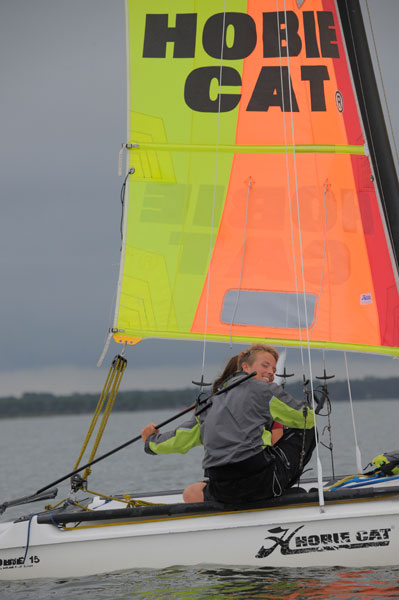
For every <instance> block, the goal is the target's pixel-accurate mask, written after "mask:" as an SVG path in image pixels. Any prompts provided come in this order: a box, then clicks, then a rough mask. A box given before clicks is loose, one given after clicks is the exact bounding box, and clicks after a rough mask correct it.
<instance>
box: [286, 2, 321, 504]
mask: <svg viewBox="0 0 399 600" xmlns="http://www.w3.org/2000/svg"><path fill="white" fill-rule="evenodd" d="M284 19H285V24H286V41H287V65H288V90H289V99H290V114H291V135H292V144H293V147H294V151H293V162H294V179H295V195H296V208H297V216H298V240H299V250H300V259H301V268H302V288H303V304H304V312H305V324H306V337H307V350H308V364H309V380H310V390H311V397H312V409H313V412H314V415H315V428H314V433H315V439H316V465H317V488H318V494H319V507H320V511H321V512H323V511H324V508H323V507H324V493H323V473H322V467H321V461H320V454H319V435H318V433H317V418H316V407H315V399H314V391H313V372H312V358H311V354H310V339H309V319H308V310H307V306H306V282H305V270H304V262H303V244H302V229H301V218H300V209H299V193H298V172H297V162H296V154H295V128H294V117H293V112H292V88H291V72H290V52H289V37H288V27H287V6H286V0H284ZM298 318H299V313H298ZM301 341H302V340H301ZM302 366H303V369H304V364H302Z"/></svg>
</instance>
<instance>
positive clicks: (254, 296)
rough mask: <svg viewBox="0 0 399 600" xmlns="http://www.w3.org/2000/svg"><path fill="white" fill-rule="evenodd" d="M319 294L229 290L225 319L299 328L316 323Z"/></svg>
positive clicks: (248, 323)
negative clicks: (317, 295)
mask: <svg viewBox="0 0 399 600" xmlns="http://www.w3.org/2000/svg"><path fill="white" fill-rule="evenodd" d="M316 299H317V297H316V296H315V295H314V294H296V293H284V292H264V291H258V290H229V291H228V292H227V293H226V295H225V297H224V302H223V309H222V322H223V323H228V324H230V323H233V324H234V325H259V326H261V327H279V328H284V329H299V328H302V329H303V328H305V327H306V316H305V308H306V313H307V319H308V326H309V327H310V326H311V325H312V324H313V321H314V318H315V307H316Z"/></svg>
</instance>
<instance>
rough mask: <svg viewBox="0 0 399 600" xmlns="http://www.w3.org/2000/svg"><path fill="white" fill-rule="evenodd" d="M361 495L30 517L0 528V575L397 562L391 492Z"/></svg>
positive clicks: (398, 527) (398, 536) (396, 514)
mask: <svg viewBox="0 0 399 600" xmlns="http://www.w3.org/2000/svg"><path fill="white" fill-rule="evenodd" d="M364 496H365V497H364V498H361V499H358V498H353V499H347V500H337V501H330V500H329V501H327V502H326V505H325V506H324V507H323V508H321V507H320V506H318V505H317V503H310V504H308V505H302V506H301V505H298V504H296V503H295V504H288V505H286V506H282V507H277V506H268V507H266V508H248V509H245V510H240V511H237V510H232V511H229V510H226V511H225V512H219V513H218V512H212V511H210V512H204V513H198V514H181V515H180V516H179V515H177V514H176V515H174V514H171V515H162V514H160V515H158V516H156V514H154V515H151V516H150V517H148V518H146V517H144V518H143V517H142V516H141V517H140V516H138V517H136V518H135V517H134V516H133V517H132V516H131V514H133V513H134V510H133V511H132V510H130V513H126V511H125V513H126V514H127V515H128V516H127V517H126V518H123V514H124V513H123V509H122V511H121V510H119V511H118V512H119V513H121V516H120V518H115V513H113V514H112V516H113V518H112V519H110V520H107V519H105V518H104V517H102V516H101V519H100V520H98V521H96V520H91V521H87V522H85V521H81V522H80V523H76V522H75V523H73V522H70V523H69V524H64V525H63V526H62V527H60V526H58V527H57V526H56V525H55V524H50V522H51V518H54V522H55V521H56V520H57V515H56V514H54V517H51V518H50V519H47V520H49V521H50V522H47V523H46V522H43V517H40V516H39V517H38V516H37V515H36V516H34V517H32V518H31V519H30V520H26V521H21V522H14V523H11V522H10V523H3V524H1V525H0V579H1V580H18V579H25V580H26V579H36V578H49V577H51V578H57V577H82V576H88V575H95V574H100V573H108V572H114V571H120V570H126V569H137V568H155V569H161V568H164V567H169V566H171V565H187V566H188V565H198V564H214V565H230V566H234V565H241V566H254V567H267V566H270V567H314V566H324V567H331V566H347V567H348V566H349V567H367V566H370V567H378V566H387V565H398V564H399V560H398V557H399V488H397V487H396V488H392V492H390V493H388V494H386V493H385V495H381V496H379V495H376V496H374V497H371V496H370V497H367V496H366V495H364ZM156 500H157V498H152V501H154V502H155V501H156ZM169 501H170V500H169ZM110 504H111V505H112V504H113V503H110ZM107 506H108V505H107ZM111 509H112V507H111ZM104 513H105V511H102V513H101V515H103V514H104ZM80 514H81V513H80ZM74 518H76V517H74ZM44 520H45V519H44ZM40 521H42V522H40ZM28 530H29V531H28ZM28 536H29V544H28V547H27V542H28Z"/></svg>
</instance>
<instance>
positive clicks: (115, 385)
mask: <svg viewBox="0 0 399 600" xmlns="http://www.w3.org/2000/svg"><path fill="white" fill-rule="evenodd" d="M126 365H127V361H126V359H125V358H123V357H122V356H119V355H118V356H116V357H115V358H114V360H113V361H112V364H111V366H110V368H109V371H108V375H107V378H106V380H105V384H104V388H103V390H102V392H101V395H100V398H99V400H98V403H97V407H96V409H95V411H94V415H93V418H92V421H91V424H90V426H89V429H88V432H87V434H86V437H85V440H84V442H83V445H82V448H81V451H80V454H79V457H78V459H77V461H76V464H75V466H74V468H73V470H74V471H75V470H76V469H77V468H78V467H79V464H80V462H81V460H82V457H83V455H84V453H85V451H86V449H87V446H88V444H89V441H90V439H91V436H92V435H93V432H94V429H95V427H96V425H97V421H98V419H99V416H100V414H101V411H102V409H103V407H104V404H105V408H104V413H103V417H102V420H101V423H100V425H99V429H98V433H97V436H96V439H95V442H94V445H93V448H92V451H91V454H90V458H89V462H91V461H92V460H93V459H94V457H95V455H96V452H97V449H98V446H99V444H100V441H101V438H102V435H103V433H104V430H105V426H106V424H107V422H108V419H109V416H110V414H111V411H112V408H113V406H114V403H115V399H116V395H117V393H118V390H119V386H120V384H121V380H122V377H123V374H124V372H125V369H126ZM107 397H108V400H107V402H106V403H105V400H106V399H107ZM90 473H91V469H90V468H89V467H87V468H86V469H85V471H84V473H83V475H82V477H83V479H87V477H88V475H89V474H90Z"/></svg>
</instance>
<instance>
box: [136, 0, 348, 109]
mask: <svg viewBox="0 0 399 600" xmlns="http://www.w3.org/2000/svg"><path fill="white" fill-rule="evenodd" d="M262 17H263V21H262V24H263V31H262V35H261V36H260V35H259V33H258V32H257V29H256V24H255V21H254V20H253V18H252V17H251V16H250V15H248V14H246V13H239V12H227V13H225V14H224V13H217V14H214V15H212V16H210V17H209V18H208V20H207V21H206V22H205V25H204V27H203V30H202V46H203V49H204V51H205V52H206V54H207V55H209V57H211V58H215V59H219V60H220V57H221V55H222V58H223V63H222V64H221V65H217V66H215V65H210V66H203V67H199V68H197V69H194V70H192V71H191V72H190V73H189V74H188V76H187V78H186V82H185V86H184V98H185V102H186V104H187V105H188V106H189V108H191V109H192V110H195V111H198V112H218V111H221V112H228V111H231V110H233V109H234V108H235V107H236V106H237V105H238V103H239V102H240V100H241V94H240V93H221V94H220V95H219V94H216V97H215V94H214V93H212V91H211V90H212V86H213V85H214V84H213V82H214V81H215V80H216V81H217V82H218V83H219V85H220V86H221V87H226V86H228V87H237V88H239V87H240V86H241V84H242V80H241V75H240V73H239V71H238V70H237V69H235V68H234V67H232V66H229V65H225V64H224V61H234V60H242V59H245V58H247V57H248V56H250V55H251V54H252V52H254V50H255V48H256V46H257V44H259V43H260V44H261V45H262V56H263V58H264V59H265V60H267V59H275V58H279V57H280V56H281V57H287V56H288V57H292V58H294V57H297V56H299V54H300V53H304V57H305V58H306V59H318V58H320V59H331V58H339V49H338V43H337V36H336V30H335V23H334V17H333V14H332V13H331V12H329V11H317V12H315V11H303V12H302V13H301V18H302V20H303V23H302V25H303V33H301V34H300V21H299V18H298V16H297V15H296V14H295V12H293V11H287V13H286V22H284V18H285V15H284V12H278V13H277V12H265V13H263V15H262ZM171 22H172V16H171V15H168V14H147V15H146V25H145V36H144V46H143V58H159V59H162V58H165V57H166V52H167V45H168V43H171V44H173V58H176V59H181V58H195V54H196V45H197V44H196V42H197V35H198V27H197V14H196V13H184V14H176V15H175V25H173V26H172V25H170V23H171ZM277 23H279V27H278V28H277V27H276V24H277ZM222 39H223V48H222V50H221V40H222ZM312 62H314V60H312ZM300 72H301V81H302V82H303V84H304V85H308V86H309V92H310V101H311V110H312V111H314V112H316V111H325V110H326V102H325V90H324V82H325V81H328V80H329V79H330V77H329V73H328V66H327V65H326V64H308V65H306V64H303V65H301V68H300ZM271 106H277V107H280V108H281V110H282V111H285V112H287V111H291V110H292V111H293V112H299V111H300V107H299V106H298V102H297V99H296V95H295V90H294V87H293V84H292V80H291V77H290V73H289V68H288V66H287V65H284V66H281V67H280V66H278V65H264V66H262V67H261V69H260V72H259V76H258V79H257V81H256V83H255V86H254V89H253V92H252V95H251V98H250V101H249V103H248V105H247V107H246V110H247V111H254V112H255V111H256V112H265V111H267V110H268V109H269V108H270V107H271Z"/></svg>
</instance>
